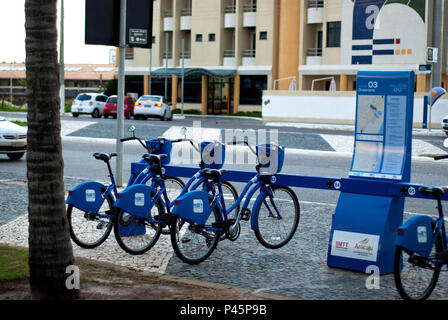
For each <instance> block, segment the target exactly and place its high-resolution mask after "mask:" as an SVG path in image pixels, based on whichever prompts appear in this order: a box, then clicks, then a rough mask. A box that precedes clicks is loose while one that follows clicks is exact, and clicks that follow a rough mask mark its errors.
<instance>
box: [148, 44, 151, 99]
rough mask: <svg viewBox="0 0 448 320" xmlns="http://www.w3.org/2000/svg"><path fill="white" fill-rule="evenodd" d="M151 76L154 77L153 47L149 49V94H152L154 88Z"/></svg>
mask: <svg viewBox="0 0 448 320" xmlns="http://www.w3.org/2000/svg"><path fill="white" fill-rule="evenodd" d="M151 77H152V48H151V49H149V79H148V94H149V95H151V90H152V83H151Z"/></svg>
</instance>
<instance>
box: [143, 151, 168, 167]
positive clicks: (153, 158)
mask: <svg viewBox="0 0 448 320" xmlns="http://www.w3.org/2000/svg"><path fill="white" fill-rule="evenodd" d="M167 157H168V156H167V155H166V154H148V153H146V154H144V155H143V157H142V158H143V159H145V160H146V162H148V164H151V163H154V162H156V163H160V160H162V159H164V158H167Z"/></svg>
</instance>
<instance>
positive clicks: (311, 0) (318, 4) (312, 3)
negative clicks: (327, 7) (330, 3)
mask: <svg viewBox="0 0 448 320" xmlns="http://www.w3.org/2000/svg"><path fill="white" fill-rule="evenodd" d="M323 7H324V0H308V8H323Z"/></svg>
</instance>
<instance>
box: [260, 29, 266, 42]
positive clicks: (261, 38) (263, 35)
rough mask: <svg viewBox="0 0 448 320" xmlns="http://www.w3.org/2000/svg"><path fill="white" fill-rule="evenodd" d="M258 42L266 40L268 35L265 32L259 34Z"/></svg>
mask: <svg viewBox="0 0 448 320" xmlns="http://www.w3.org/2000/svg"><path fill="white" fill-rule="evenodd" d="M260 40H268V33H267V32H266V31H261V32H260Z"/></svg>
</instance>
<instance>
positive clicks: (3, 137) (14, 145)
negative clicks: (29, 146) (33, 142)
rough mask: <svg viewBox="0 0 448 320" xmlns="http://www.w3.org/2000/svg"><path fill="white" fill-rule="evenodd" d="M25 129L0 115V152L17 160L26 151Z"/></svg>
mask: <svg viewBox="0 0 448 320" xmlns="http://www.w3.org/2000/svg"><path fill="white" fill-rule="evenodd" d="M26 133H27V129H25V128H24V127H21V126H19V125H17V124H15V123H12V122H10V121H7V120H6V119H5V118H3V117H0V153H2V154H6V155H7V156H8V158H9V159H11V160H19V159H20V158H22V157H23V155H24V154H25V152H26Z"/></svg>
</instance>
